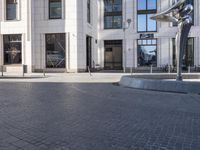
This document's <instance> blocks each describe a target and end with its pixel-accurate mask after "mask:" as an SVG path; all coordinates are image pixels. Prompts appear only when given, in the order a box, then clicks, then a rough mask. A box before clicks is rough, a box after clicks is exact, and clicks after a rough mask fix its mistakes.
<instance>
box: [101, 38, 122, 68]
mask: <svg viewBox="0 0 200 150" xmlns="http://www.w3.org/2000/svg"><path fill="white" fill-rule="evenodd" d="M104 46H105V53H104V69H105V70H122V69H123V68H122V40H111V41H104Z"/></svg>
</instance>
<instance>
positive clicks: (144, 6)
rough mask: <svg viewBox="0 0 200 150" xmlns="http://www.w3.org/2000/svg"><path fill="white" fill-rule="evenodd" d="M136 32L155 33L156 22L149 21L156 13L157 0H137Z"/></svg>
mask: <svg viewBox="0 0 200 150" xmlns="http://www.w3.org/2000/svg"><path fill="white" fill-rule="evenodd" d="M137 2H138V8H137V18H138V19H137V21H138V25H137V26H138V32H156V31H157V24H156V21H154V20H152V19H150V17H151V16H152V15H154V14H155V13H156V12H157V0H138V1H137Z"/></svg>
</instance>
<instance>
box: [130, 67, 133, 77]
mask: <svg viewBox="0 0 200 150" xmlns="http://www.w3.org/2000/svg"><path fill="white" fill-rule="evenodd" d="M130 72H131V75H133V67H130Z"/></svg>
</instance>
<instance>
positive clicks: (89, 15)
mask: <svg viewBox="0 0 200 150" xmlns="http://www.w3.org/2000/svg"><path fill="white" fill-rule="evenodd" d="M87 22H88V23H91V1H90V0H87Z"/></svg>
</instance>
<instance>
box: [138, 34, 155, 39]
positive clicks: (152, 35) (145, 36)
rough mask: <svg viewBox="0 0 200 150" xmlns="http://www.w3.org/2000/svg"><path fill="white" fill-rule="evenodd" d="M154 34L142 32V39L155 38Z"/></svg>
mask: <svg viewBox="0 0 200 150" xmlns="http://www.w3.org/2000/svg"><path fill="white" fill-rule="evenodd" d="M153 38H154V34H140V39H153Z"/></svg>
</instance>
